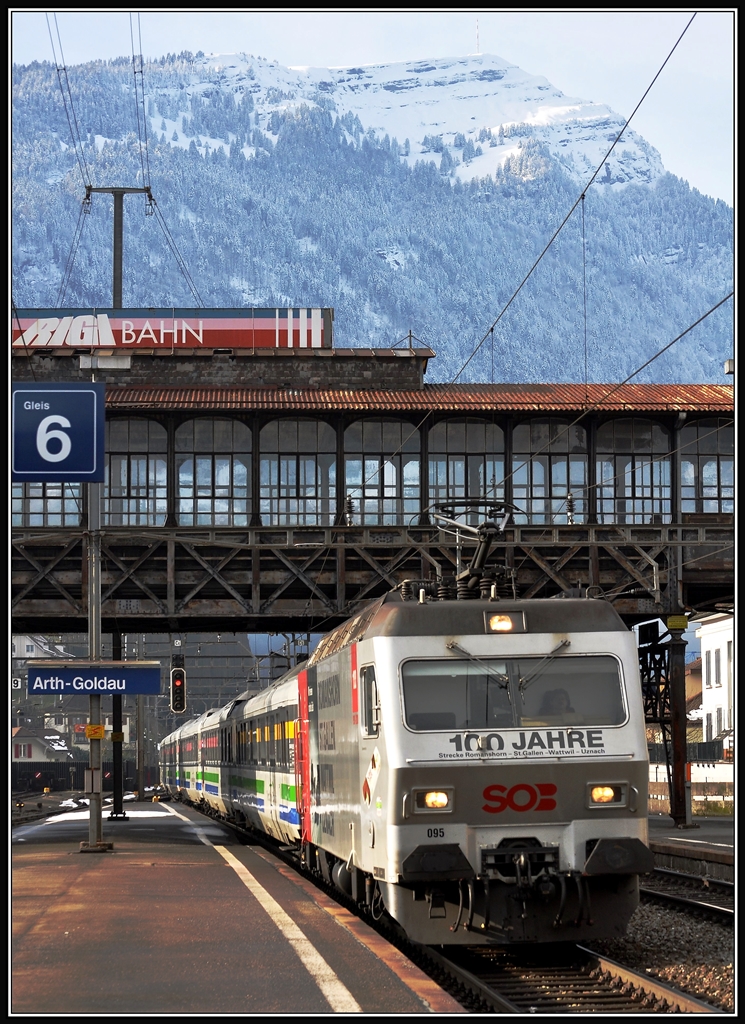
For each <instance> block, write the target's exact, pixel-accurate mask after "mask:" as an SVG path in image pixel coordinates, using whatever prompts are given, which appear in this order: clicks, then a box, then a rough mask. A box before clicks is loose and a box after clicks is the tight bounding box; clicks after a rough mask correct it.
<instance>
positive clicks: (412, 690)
mask: <svg viewBox="0 0 745 1024" xmlns="http://www.w3.org/2000/svg"><path fill="white" fill-rule="evenodd" d="M402 681H403V698H404V715H405V721H406V724H407V726H408V727H409V728H410V729H412V730H414V731H415V732H430V731H434V730H438V729H517V728H523V727H532V726H542V725H543V726H552V727H555V728H559V727H561V726H562V725H583V726H595V725H604V726H609V725H621V724H622V723H623V722H624V721H625V719H626V711H625V706H624V700H623V690H622V684H621V677H620V672H619V666H618V662H617V661H616V659H615V658H612V657H610V656H606V655H588V656H585V657H576V656H570V655H560V656H558V657H555V658H548V659H546V658H505V659H494V660H493V661H487V660H486V659H482V660H481V661H479V662H478V663H476V662H475V661H473V662H471V661H462V660H460V659H452V660H451V659H448V660H432V661H407V662H404V664H403V666H402Z"/></svg>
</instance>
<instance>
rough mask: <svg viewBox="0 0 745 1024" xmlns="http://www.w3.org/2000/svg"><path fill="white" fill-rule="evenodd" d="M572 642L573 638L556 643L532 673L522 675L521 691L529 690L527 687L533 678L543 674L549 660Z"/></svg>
mask: <svg viewBox="0 0 745 1024" xmlns="http://www.w3.org/2000/svg"><path fill="white" fill-rule="evenodd" d="M571 642H572V641H571V640H559V642H558V644H557V645H556V647H554V649H553V651H550V652H549V653H548V654H547V655H546V656H545V657H544V658H541V660H540V661H539V662H538V664H537V665H536V667H535V668H534V669H533V671H532V672H531V673H530V675H528V676H521V677H520V681H519V684H518V686H519V689H520V693H522V692H523V690H527V688H528V687H529V686H530V684H531V683H532V682H533V680H534V679H536V678H537V677H538V676H539V675H540V674H541V672H543V670H544V668H546V666H547V665H548V664H549V662H551V661H553V660H554V658H555V657H556V656H557V655H558V654H559V652H560V651H562V650H563V649H564V648H565V647H568V646H569V645H570V644H571Z"/></svg>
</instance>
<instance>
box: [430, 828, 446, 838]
mask: <svg viewBox="0 0 745 1024" xmlns="http://www.w3.org/2000/svg"><path fill="white" fill-rule="evenodd" d="M444 838H445V829H444V828H428V829H427V839H444Z"/></svg>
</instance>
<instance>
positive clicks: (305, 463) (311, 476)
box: [259, 417, 336, 526]
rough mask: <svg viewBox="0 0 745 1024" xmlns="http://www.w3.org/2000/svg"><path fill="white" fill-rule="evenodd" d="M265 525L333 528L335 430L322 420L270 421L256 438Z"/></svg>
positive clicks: (261, 507) (260, 500)
mask: <svg viewBox="0 0 745 1024" xmlns="http://www.w3.org/2000/svg"><path fill="white" fill-rule="evenodd" d="M259 514H260V516H261V522H262V524H263V525H264V526H331V525H332V524H333V521H334V516H335V514H336V431H335V430H334V428H333V427H332V426H331V425H330V424H328V423H326V422H325V421H323V420H315V419H305V418H302V417H297V418H286V419H277V420H271V421H270V422H269V423H267V424H266V425H265V426H264V427H262V429H261V433H260V441H259Z"/></svg>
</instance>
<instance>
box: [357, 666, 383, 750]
mask: <svg viewBox="0 0 745 1024" xmlns="http://www.w3.org/2000/svg"><path fill="white" fill-rule="evenodd" d="M360 689H361V690H362V693H361V698H362V699H361V704H362V735H363V736H377V735H378V733H379V731H380V702H379V700H378V684H377V683H376V681H375V667H374V666H373V665H365V667H364V668H361V669H360Z"/></svg>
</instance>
